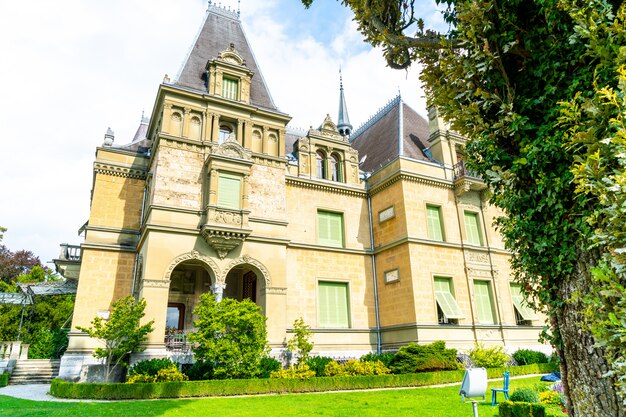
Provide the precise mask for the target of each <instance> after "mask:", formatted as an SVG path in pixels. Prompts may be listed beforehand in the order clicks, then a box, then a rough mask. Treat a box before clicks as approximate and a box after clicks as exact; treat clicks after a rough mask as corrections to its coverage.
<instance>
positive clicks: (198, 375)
mask: <svg viewBox="0 0 626 417" xmlns="http://www.w3.org/2000/svg"><path fill="white" fill-rule="evenodd" d="M185 375H187V376H188V377H189V380H190V381H203V380H207V379H213V364H212V363H211V362H206V361H196V362H195V363H194V364H193V365H191V366H190V367H189V368H187V370H185Z"/></svg>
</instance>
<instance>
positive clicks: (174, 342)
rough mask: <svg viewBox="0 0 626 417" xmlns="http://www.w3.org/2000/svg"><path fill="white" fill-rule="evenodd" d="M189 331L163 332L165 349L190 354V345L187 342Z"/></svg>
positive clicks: (168, 330)
mask: <svg viewBox="0 0 626 417" xmlns="http://www.w3.org/2000/svg"><path fill="white" fill-rule="evenodd" d="M189 333H192V331H191V330H170V329H167V330H166V332H165V349H167V350H170V351H172V352H180V353H188V352H191V346H192V344H191V343H190V342H189V341H188V340H187V336H188V335H189Z"/></svg>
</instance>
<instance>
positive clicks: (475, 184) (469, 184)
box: [452, 161, 487, 196]
mask: <svg viewBox="0 0 626 417" xmlns="http://www.w3.org/2000/svg"><path fill="white" fill-rule="evenodd" d="M452 168H453V170H454V192H455V193H456V195H457V196H462V195H463V194H465V193H467V192H470V191H478V192H481V191H484V190H486V189H487V184H485V183H484V182H483V180H482V178H481V177H480V175H478V174H475V173H473V172H472V171H470V170H469V169H467V166H466V165H465V161H459V162H458V163H456V164H454V165H453V167H452Z"/></svg>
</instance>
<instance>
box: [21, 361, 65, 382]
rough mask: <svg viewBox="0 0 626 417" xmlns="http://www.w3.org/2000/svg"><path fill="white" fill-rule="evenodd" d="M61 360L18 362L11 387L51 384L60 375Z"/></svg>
mask: <svg viewBox="0 0 626 417" xmlns="http://www.w3.org/2000/svg"><path fill="white" fill-rule="evenodd" d="M60 364H61V361H60V360H59V359H20V360H18V361H17V362H16V364H15V368H14V369H13V373H12V374H11V378H10V379H9V385H19V384H49V383H50V382H52V380H53V379H54V378H56V376H57V375H59V365H60Z"/></svg>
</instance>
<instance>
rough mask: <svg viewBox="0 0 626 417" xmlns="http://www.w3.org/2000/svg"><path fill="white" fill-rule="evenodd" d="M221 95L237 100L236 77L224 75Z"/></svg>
mask: <svg viewBox="0 0 626 417" xmlns="http://www.w3.org/2000/svg"><path fill="white" fill-rule="evenodd" d="M222 97H224V98H228V99H230V100H239V80H238V79H236V78H229V77H226V76H225V77H224V81H223V83H222Z"/></svg>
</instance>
